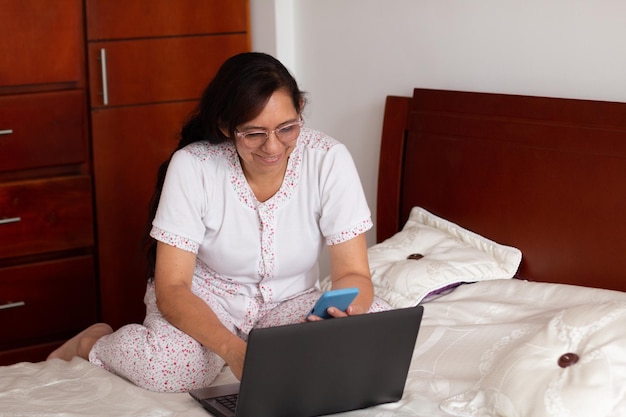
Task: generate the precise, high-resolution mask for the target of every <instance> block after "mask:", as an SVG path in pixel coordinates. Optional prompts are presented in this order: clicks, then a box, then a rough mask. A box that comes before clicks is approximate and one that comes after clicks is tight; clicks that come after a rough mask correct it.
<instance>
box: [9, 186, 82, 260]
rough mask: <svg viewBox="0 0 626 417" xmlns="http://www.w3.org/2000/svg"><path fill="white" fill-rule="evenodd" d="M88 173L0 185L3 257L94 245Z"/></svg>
mask: <svg viewBox="0 0 626 417" xmlns="http://www.w3.org/2000/svg"><path fill="white" fill-rule="evenodd" d="M93 241H94V238H93V203H92V193H91V179H90V177H88V176H76V177H58V178H51V179H42V180H30V181H19V182H11V183H4V184H0V258H9V257H13V256H21V255H30V254H36V253H43V252H52V251H60V250H66V249H72V248H81V247H89V246H92V245H93Z"/></svg>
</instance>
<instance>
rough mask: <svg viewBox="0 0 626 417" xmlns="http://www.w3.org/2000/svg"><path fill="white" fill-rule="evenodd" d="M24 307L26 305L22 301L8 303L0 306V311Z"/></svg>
mask: <svg viewBox="0 0 626 417" xmlns="http://www.w3.org/2000/svg"><path fill="white" fill-rule="evenodd" d="M25 305H26V303H25V302H24V301H17V302H15V303H14V302H11V301H9V302H8V303H6V304H2V305H0V310H8V309H10V308H17V307H22V306H25Z"/></svg>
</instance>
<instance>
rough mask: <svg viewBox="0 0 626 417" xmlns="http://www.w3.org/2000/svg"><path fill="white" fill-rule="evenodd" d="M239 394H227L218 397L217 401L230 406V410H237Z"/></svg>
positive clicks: (227, 406)
mask: <svg viewBox="0 0 626 417" xmlns="http://www.w3.org/2000/svg"><path fill="white" fill-rule="evenodd" d="M237 397H238V395H237V394H233V395H225V396H223V397H217V398H216V399H215V401H217V402H218V403H220V404H221V405H223V406H224V407H226V408H228V409H229V410H230V411H235V408H237Z"/></svg>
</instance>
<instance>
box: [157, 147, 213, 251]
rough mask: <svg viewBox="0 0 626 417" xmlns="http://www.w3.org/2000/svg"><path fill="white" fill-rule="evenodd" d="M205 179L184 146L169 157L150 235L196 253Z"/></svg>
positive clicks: (202, 230) (201, 231) (200, 237)
mask: <svg viewBox="0 0 626 417" xmlns="http://www.w3.org/2000/svg"><path fill="white" fill-rule="evenodd" d="M205 184H206V182H205V181H203V175H202V173H201V168H200V166H199V162H198V161H197V160H196V158H195V157H194V156H193V154H191V153H189V152H186V151H185V150H184V149H183V150H180V151H177V152H176V153H175V154H174V155H173V156H172V159H171V160H170V164H169V167H168V169H167V174H166V176H165V183H164V184H163V190H162V192H161V198H160V200H159V205H158V209H157V212H156V215H155V218H154V220H153V222H152V226H153V228H152V231H151V233H150V235H151V236H152V237H153V238H155V239H157V240H160V241H162V242H165V243H168V244H170V245H173V246H176V247H179V248H181V249H185V250H187V251H191V252H194V253H197V251H198V248H199V246H200V243H201V242H202V240H203V237H204V233H205V226H204V223H203V221H202V218H203V214H204V212H205V210H206V198H207V197H206V196H207V190H206V189H205Z"/></svg>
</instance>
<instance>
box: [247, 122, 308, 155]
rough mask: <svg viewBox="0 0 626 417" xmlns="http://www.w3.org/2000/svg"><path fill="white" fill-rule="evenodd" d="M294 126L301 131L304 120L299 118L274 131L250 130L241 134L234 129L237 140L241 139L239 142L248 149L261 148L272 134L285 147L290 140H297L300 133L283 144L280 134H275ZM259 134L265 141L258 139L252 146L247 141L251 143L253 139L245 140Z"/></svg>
mask: <svg viewBox="0 0 626 417" xmlns="http://www.w3.org/2000/svg"><path fill="white" fill-rule="evenodd" d="M294 126H298V129H302V126H304V119H302V117H300V118H299V119H298V121H295V122H290V123H287V124H284V125H282V126H280V127H277V128H276V129H274V130H266V129H256V130H250V131H248V132H241V131H240V130H238V129H235V135H237V137H238V138H239V139H241V140H242V141H243V143H244V144H245V145H246V146H247V147H249V148H258V147H259V146H263V145H265V143H266V142H267V141H268V139H269V138H270V136H271V135H272V134H274V136H276V139H278V141H279V142H280V143H282V144H285V145H286V144H287V143H289V142H291V141H292V140H295V139H297V138H298V136H300V132H298V135H297V136H296V137H295V138H294V139H291V140H289V141H286V142H285V141H282V140H281V139H280V133H277V132H280V131H281V130H282V129H287V128H290V127H294ZM261 133H263V134H264V135H265V139H263V140H260V139H259V140H255V141H257V142H258V143H254V144H252V145H251V144H250V143H249V141H252V140H253V139H250V138H247V137H248V136H250V135H258V134H261Z"/></svg>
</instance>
